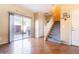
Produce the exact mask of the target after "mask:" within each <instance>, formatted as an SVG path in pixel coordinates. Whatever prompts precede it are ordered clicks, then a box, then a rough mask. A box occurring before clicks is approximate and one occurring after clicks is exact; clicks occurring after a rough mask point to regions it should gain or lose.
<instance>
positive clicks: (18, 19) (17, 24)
mask: <svg viewBox="0 0 79 59" xmlns="http://www.w3.org/2000/svg"><path fill="white" fill-rule="evenodd" d="M20 39H22V16H20V15H14V40H20Z"/></svg>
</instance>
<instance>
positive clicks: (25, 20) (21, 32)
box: [9, 13, 32, 42]
mask: <svg viewBox="0 0 79 59" xmlns="http://www.w3.org/2000/svg"><path fill="white" fill-rule="evenodd" d="M9 20H10V22H9V23H10V24H9V25H10V27H9V30H10V31H9V37H10V38H9V41H10V42H13V41H17V40H23V39H26V38H31V20H32V18H30V17H26V16H22V15H18V14H13V13H9Z"/></svg>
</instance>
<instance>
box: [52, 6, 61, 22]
mask: <svg viewBox="0 0 79 59" xmlns="http://www.w3.org/2000/svg"><path fill="white" fill-rule="evenodd" d="M53 11H54V12H53V15H54V18H55V21H59V20H60V16H61V8H60V6H55V7H54V10H53Z"/></svg>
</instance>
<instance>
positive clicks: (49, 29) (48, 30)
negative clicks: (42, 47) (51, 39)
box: [44, 19, 55, 40]
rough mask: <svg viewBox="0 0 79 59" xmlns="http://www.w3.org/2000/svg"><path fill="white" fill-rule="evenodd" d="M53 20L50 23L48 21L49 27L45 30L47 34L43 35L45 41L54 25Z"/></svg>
mask: <svg viewBox="0 0 79 59" xmlns="http://www.w3.org/2000/svg"><path fill="white" fill-rule="evenodd" d="M54 22H55V21H54V19H51V20H50V21H49V23H50V27H49V28H48V29H47V33H46V34H45V36H44V40H47V37H48V35H49V34H50V32H51V29H52V27H53V25H54Z"/></svg>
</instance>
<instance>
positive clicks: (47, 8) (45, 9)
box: [20, 4, 52, 13]
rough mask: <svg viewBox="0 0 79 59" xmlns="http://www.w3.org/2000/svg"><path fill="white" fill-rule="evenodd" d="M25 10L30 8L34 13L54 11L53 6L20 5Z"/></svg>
mask: <svg viewBox="0 0 79 59" xmlns="http://www.w3.org/2000/svg"><path fill="white" fill-rule="evenodd" d="M20 6H22V7H24V8H28V9H30V10H32V11H33V12H42V13H49V12H51V10H52V4H20Z"/></svg>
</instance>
